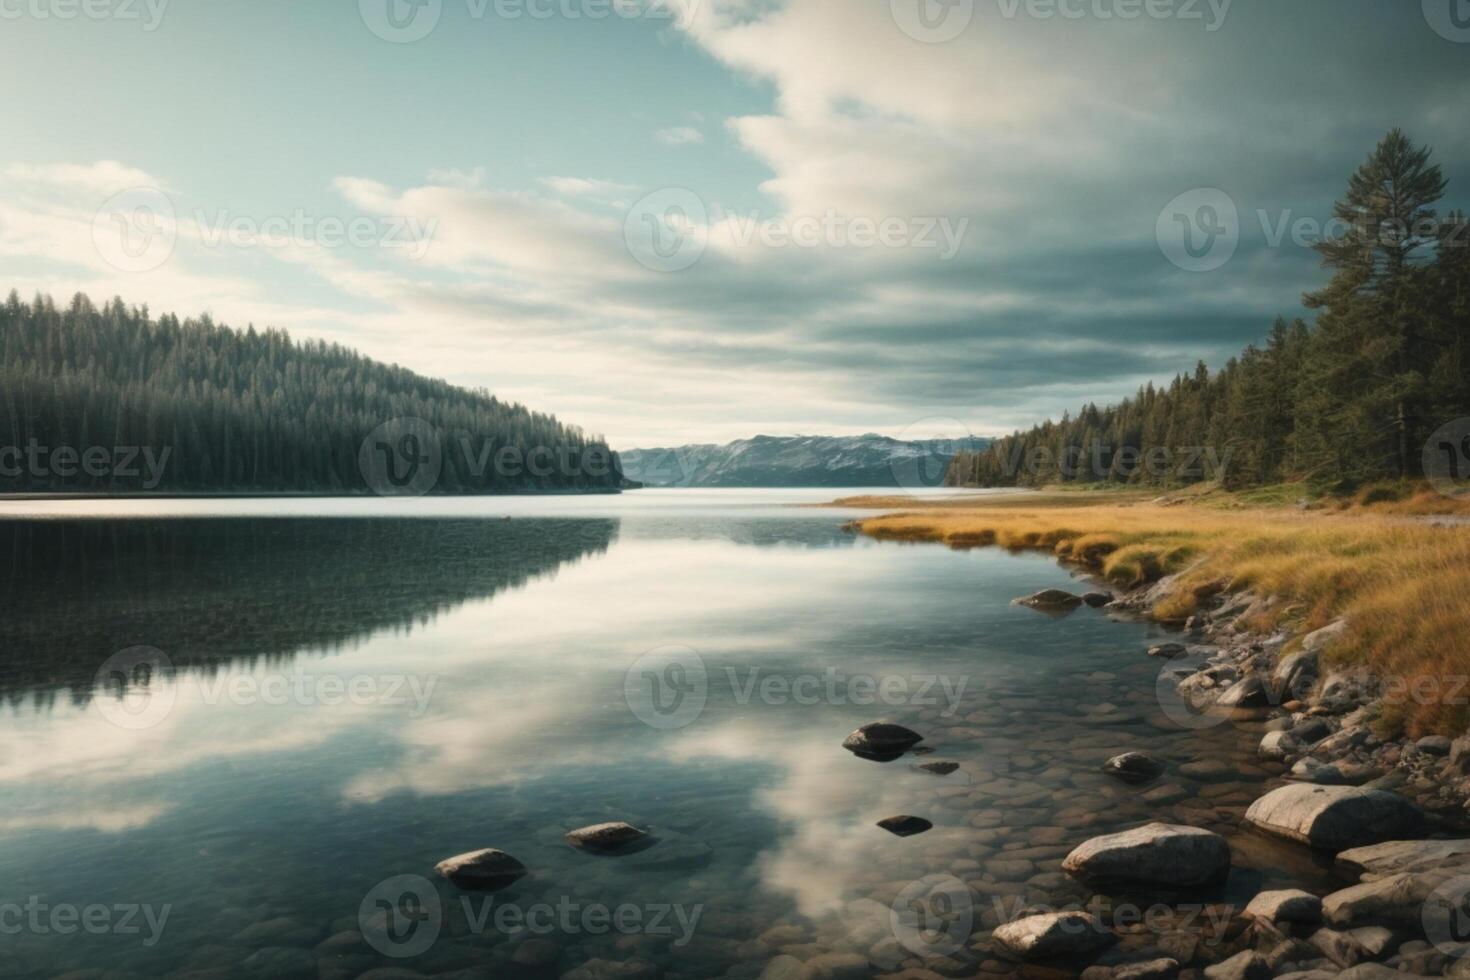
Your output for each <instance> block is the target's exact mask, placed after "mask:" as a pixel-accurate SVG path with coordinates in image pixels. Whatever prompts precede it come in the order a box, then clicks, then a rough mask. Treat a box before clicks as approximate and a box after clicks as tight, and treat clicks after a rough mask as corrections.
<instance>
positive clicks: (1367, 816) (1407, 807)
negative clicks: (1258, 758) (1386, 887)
mask: <svg viewBox="0 0 1470 980" xmlns="http://www.w3.org/2000/svg"><path fill="white" fill-rule="evenodd" d="M1245 819H1246V822H1247V823H1249V824H1251V825H1253V826H1255V827H1258V828H1260V829H1261V830H1264V831H1266V832H1267V833H1271V834H1276V835H1277V836H1279V837H1286V838H1289V839H1291V840H1294V841H1298V842H1300V843H1303V844H1308V845H1310V846H1312V847H1316V848H1320V849H1322V850H1324V851H1334V852H1336V851H1343V850H1347V849H1348V848H1352V847H1364V846H1366V845H1368V844H1379V843H1382V842H1383V841H1390V840H1402V839H1405V838H1412V837H1418V836H1420V835H1421V834H1422V833H1423V831H1424V814H1423V813H1422V812H1420V810H1419V808H1418V807H1416V806H1415V805H1414V804H1412V803H1410V802H1409V801H1408V800H1406V799H1404V798H1403V797H1402V796H1399V795H1398V794H1397V793H1388V792H1384V791H1383V790H1376V789H1362V788H1360V787H1357V786H1318V785H1315V784H1297V785H1295V786H1282V787H1281V788H1279V789H1274V790H1272V791H1271V792H1269V793H1267V794H1266V795H1265V796H1263V797H1261V798H1260V799H1259V800H1256V802H1254V803H1252V804H1251V805H1250V809H1248V810H1246V812H1245Z"/></svg>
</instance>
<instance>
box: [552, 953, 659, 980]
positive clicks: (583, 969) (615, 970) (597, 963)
mask: <svg viewBox="0 0 1470 980" xmlns="http://www.w3.org/2000/svg"><path fill="white" fill-rule="evenodd" d="M658 974H659V969H658V967H656V966H654V965H653V964H652V963H649V962H647V961H646V960H604V959H600V958H597V959H590V960H588V961H587V962H585V963H583V964H582V965H581V966H579V967H577V968H576V969H573V970H570V971H568V972H567V973H563V974H562V975H561V980H655V978H656V977H657V976H658Z"/></svg>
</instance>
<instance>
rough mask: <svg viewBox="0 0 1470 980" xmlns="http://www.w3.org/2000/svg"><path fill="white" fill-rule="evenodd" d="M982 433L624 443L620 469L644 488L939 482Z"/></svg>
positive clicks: (983, 443) (981, 445)
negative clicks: (953, 460) (638, 445)
mask: <svg viewBox="0 0 1470 980" xmlns="http://www.w3.org/2000/svg"><path fill="white" fill-rule="evenodd" d="M989 445H990V440H989V439H979V438H973V437H972V438H967V439H963V440H952V439H944V440H922V441H921V440H913V441H900V440H898V439H890V438H889V437H887V436H880V435H875V434H872V433H869V434H868V435H862V436H756V437H755V438H753V439H740V440H738V441H736V442H732V443H729V444H727V445H724V446H717V445H713V444H706V445H692V446H674V447H669V448H663V449H628V450H624V451H622V452H620V453H619V454H618V456H619V458H620V459H621V460H622V468H623V475H624V476H625V477H627V478H628V479H629V480H631V481H634V482H637V483H642V484H644V485H645V486H648V487H911V488H914V487H926V486H942V485H943V483H944V473H945V470H946V469H947V468H948V467H949V461H950V459H951V458H953V456H954V455H955V453H956V452H957V451H959V450H966V451H970V452H975V451H979V450H983V449H985V448H986V447H988V446H989Z"/></svg>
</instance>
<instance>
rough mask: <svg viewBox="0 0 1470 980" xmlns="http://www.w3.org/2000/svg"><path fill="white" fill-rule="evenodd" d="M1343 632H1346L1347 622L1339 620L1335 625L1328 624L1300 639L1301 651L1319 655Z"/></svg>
mask: <svg viewBox="0 0 1470 980" xmlns="http://www.w3.org/2000/svg"><path fill="white" fill-rule="evenodd" d="M1345 632H1347V620H1345V619H1339V620H1337V621H1336V622H1335V623H1329V624H1328V625H1326V626H1324V627H1322V628H1321V629H1319V630H1313V631H1312V632H1311V633H1308V634H1307V635H1306V636H1304V637H1302V649H1303V650H1306V651H1308V652H1310V653H1321V652H1322V651H1323V650H1324V649H1326V648H1327V645H1328V644H1329V643H1331V642H1332V641H1333V640H1335V639H1337V638H1338V637H1339V636H1341V635H1342V634H1343V633H1345Z"/></svg>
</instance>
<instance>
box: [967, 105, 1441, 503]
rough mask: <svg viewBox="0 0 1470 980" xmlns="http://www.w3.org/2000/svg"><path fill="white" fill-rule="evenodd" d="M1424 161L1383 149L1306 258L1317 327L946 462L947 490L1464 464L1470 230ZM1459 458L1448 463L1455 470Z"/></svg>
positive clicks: (1336, 477)
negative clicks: (1314, 287) (1315, 285)
mask: <svg viewBox="0 0 1470 980" xmlns="http://www.w3.org/2000/svg"><path fill="white" fill-rule="evenodd" d="M1429 156H1430V154H1429V151H1428V150H1426V149H1423V148H1420V147H1417V146H1415V145H1414V144H1413V143H1412V142H1411V141H1410V140H1409V139H1408V138H1407V137H1406V136H1405V135H1404V134H1403V133H1402V132H1400V131H1398V130H1395V131H1393V132H1392V133H1390V134H1389V135H1388V136H1387V137H1386V138H1385V139H1384V140H1383V141H1382V142H1381V143H1380V144H1379V145H1378V147H1377V148H1376V149H1375V150H1374V151H1373V153H1372V154H1371V155H1370V156H1369V158H1368V160H1367V162H1366V163H1364V164H1363V165H1362V167H1360V168H1359V169H1358V170H1357V172H1356V173H1354V174H1353V175H1352V178H1351V180H1350V182H1349V185H1348V191H1347V194H1346V195H1345V197H1344V198H1343V199H1342V200H1341V201H1339V202H1338V204H1337V207H1336V210H1335V215H1336V218H1337V219H1338V222H1339V223H1340V231H1341V233H1340V234H1336V235H1334V236H1332V237H1329V238H1327V239H1326V240H1324V241H1323V242H1322V243H1321V244H1319V245H1318V246H1317V251H1318V252H1320V253H1321V255H1322V258H1323V265H1324V266H1325V267H1326V268H1327V269H1329V270H1331V279H1330V281H1329V282H1328V283H1327V284H1326V285H1325V286H1324V288H1322V289H1321V290H1320V291H1318V292H1314V293H1309V294H1308V295H1307V296H1306V297H1305V303H1306V307H1307V308H1308V309H1309V310H1315V311H1318V315H1317V317H1316V321H1315V323H1313V324H1311V325H1308V324H1307V323H1306V322H1305V321H1304V320H1302V319H1296V320H1294V322H1291V323H1287V322H1286V321H1284V320H1278V321H1277V323H1276V325H1275V327H1274V329H1272V331H1271V333H1270V335H1269V338H1268V339H1267V341H1266V344H1265V347H1264V348H1257V347H1254V346H1252V347H1249V348H1247V349H1246V350H1245V351H1244V352H1243V353H1242V354H1241V355H1240V356H1239V357H1236V358H1232V359H1231V360H1230V362H1229V363H1227V364H1226V365H1225V366H1224V367H1223V368H1222V369H1221V370H1219V371H1217V372H1214V373H1211V372H1210V371H1209V370H1207V369H1206V367H1205V365H1204V364H1202V363H1201V364H1199V365H1198V366H1197V367H1196V369H1195V371H1194V373H1193V374H1186V375H1180V376H1178V377H1176V378H1175V379H1174V381H1173V383H1171V384H1170V385H1168V386H1167V387H1166V388H1162V389H1156V388H1154V386H1153V385H1148V386H1146V387H1144V388H1143V389H1141V390H1140V391H1139V392H1138V394H1137V395H1136V396H1135V397H1133V398H1130V399H1127V400H1125V401H1123V402H1121V403H1120V404H1117V405H1113V406H1110V407H1108V408H1101V409H1100V408H1097V407H1096V406H1094V405H1088V406H1086V407H1085V408H1083V409H1082V410H1081V411H1080V412H1079V413H1078V414H1077V415H1075V416H1073V415H1066V416H1064V417H1063V418H1062V419H1061V421H1059V422H1058V421H1049V422H1046V423H1045V424H1043V425H1039V426H1036V427H1035V428H1033V429H1031V430H1030V431H1027V432H1018V433H1015V434H1013V435H1011V436H1008V437H1006V438H1004V439H999V440H997V441H996V442H995V443H994V444H993V445H992V446H991V447H990V448H989V449H988V450H987V451H985V452H981V453H963V454H960V455H959V456H957V457H956V458H955V460H954V462H953V463H952V464H951V466H950V470H949V472H948V474H947V475H946V482H948V483H949V484H950V485H958V486H1017V485H1021V486H1040V485H1043V484H1052V483H1067V482H1075V483H1097V482H1103V481H1111V482H1122V483H1135V484H1153V485H1158V486H1171V485H1172V486H1177V485H1180V484H1187V483H1192V482H1199V481H1213V480H1220V481H1222V482H1223V483H1224V484H1225V485H1226V486H1229V487H1233V488H1240V487H1249V486H1258V485H1264V484H1269V483H1276V482H1281V481H1290V480H1306V481H1308V482H1309V483H1311V484H1313V485H1315V486H1317V487H1320V488H1329V489H1340V490H1347V489H1352V488H1355V487H1359V486H1362V485H1364V484H1367V483H1371V482H1375V481H1379V480H1397V479H1405V478H1415V477H1418V476H1420V475H1423V473H1424V468H1425V461H1426V460H1428V461H1430V462H1431V464H1434V463H1437V462H1438V461H1440V460H1441V455H1440V454H1442V453H1448V454H1449V455H1450V461H1449V464H1448V465H1450V466H1451V467H1452V468H1455V469H1454V473H1453V475H1454V476H1455V478H1457V479H1462V478H1463V477H1464V475H1465V474H1464V473H1462V472H1460V470H1462V469H1463V468H1464V463H1465V462H1470V419H1467V418H1466V417H1467V416H1470V225H1467V223H1466V220H1465V216H1464V214H1463V212H1450V213H1449V214H1448V215H1446V216H1443V217H1441V216H1439V215H1438V214H1437V212H1436V209H1435V204H1436V203H1437V202H1438V201H1439V200H1440V199H1441V198H1442V196H1443V194H1444V192H1445V190H1446V183H1445V180H1444V178H1443V175H1442V173H1441V171H1440V168H1439V167H1438V166H1434V165H1431V163H1430V161H1429ZM1456 454H1458V456H1457V455H1456Z"/></svg>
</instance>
